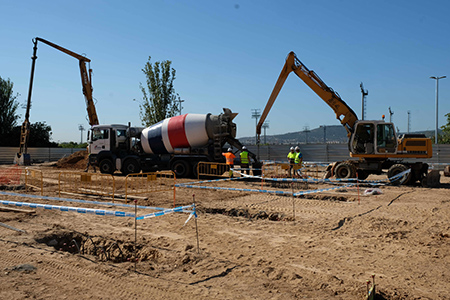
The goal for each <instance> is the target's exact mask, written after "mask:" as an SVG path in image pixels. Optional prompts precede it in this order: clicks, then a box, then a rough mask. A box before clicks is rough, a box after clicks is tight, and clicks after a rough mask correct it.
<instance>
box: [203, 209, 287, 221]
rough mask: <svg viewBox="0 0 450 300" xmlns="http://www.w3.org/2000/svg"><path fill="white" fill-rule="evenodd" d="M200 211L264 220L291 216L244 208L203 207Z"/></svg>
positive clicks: (283, 218) (282, 218)
mask: <svg viewBox="0 0 450 300" xmlns="http://www.w3.org/2000/svg"><path fill="white" fill-rule="evenodd" d="M199 211H200V212H203V213H207V214H220V215H225V216H229V217H243V218H247V219H251V220H264V219H268V220H270V221H289V220H291V217H287V216H285V215H284V214H283V213H279V212H271V213H267V212H266V211H259V212H254V213H252V212H250V211H249V210H248V209H245V208H211V207H209V208H203V209H199Z"/></svg>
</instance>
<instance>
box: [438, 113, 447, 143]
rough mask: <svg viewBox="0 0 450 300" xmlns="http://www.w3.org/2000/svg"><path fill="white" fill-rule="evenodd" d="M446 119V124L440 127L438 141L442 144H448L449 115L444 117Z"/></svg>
mask: <svg viewBox="0 0 450 300" xmlns="http://www.w3.org/2000/svg"><path fill="white" fill-rule="evenodd" d="M445 116H446V117H447V124H446V125H444V126H441V129H442V134H441V136H440V137H439V140H440V142H441V143H442V144H450V113H448V114H446V115H445Z"/></svg>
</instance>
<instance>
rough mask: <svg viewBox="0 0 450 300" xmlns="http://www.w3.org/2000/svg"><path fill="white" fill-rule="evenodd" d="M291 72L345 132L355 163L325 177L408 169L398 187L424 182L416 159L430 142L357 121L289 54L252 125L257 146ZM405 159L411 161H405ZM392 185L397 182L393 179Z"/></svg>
mask: <svg viewBox="0 0 450 300" xmlns="http://www.w3.org/2000/svg"><path fill="white" fill-rule="evenodd" d="M291 72H294V73H295V74H296V75H297V76H298V77H299V78H300V79H301V80H303V82H305V83H306V85H308V86H309V87H310V88H311V89H312V90H313V91H314V92H315V93H316V94H317V95H318V96H319V97H320V98H321V99H322V100H323V101H325V103H327V104H328V105H329V106H330V107H331V108H332V109H333V110H334V112H335V114H336V118H337V119H338V120H339V121H340V123H341V124H342V125H343V126H344V127H345V129H346V130H347V136H348V148H349V151H350V156H351V157H354V158H358V160H351V159H349V160H346V161H340V162H334V163H332V164H330V165H329V166H328V168H327V172H326V175H325V177H326V178H328V177H331V176H335V177H336V178H359V179H366V178H367V177H368V176H369V175H370V174H382V172H383V170H387V175H388V177H389V178H392V177H393V176H395V175H397V174H399V173H401V172H403V171H406V170H408V169H411V172H409V173H407V174H406V175H405V176H403V177H404V178H403V179H402V181H401V182H402V184H408V183H414V182H416V181H419V182H422V183H423V182H424V180H426V177H427V175H428V164H426V163H423V162H418V161H417V159H425V158H431V157H432V153H433V152H432V143H431V139H429V138H427V137H425V135H422V134H405V135H402V136H401V137H398V136H397V133H396V131H395V127H394V124H393V123H390V122H385V121H384V116H383V120H358V117H357V116H356V113H355V112H354V111H353V110H352V109H351V108H350V107H349V106H348V105H347V103H345V101H344V100H342V99H341V97H340V96H339V94H338V93H337V92H335V91H334V90H333V89H332V88H330V87H329V86H327V85H326V84H325V83H324V82H323V81H322V79H320V77H319V76H318V75H317V74H316V73H315V72H314V71H312V70H309V69H308V68H307V67H306V66H305V65H304V64H303V63H302V62H301V61H300V60H299V59H298V58H297V56H296V55H295V53H294V52H290V53H289V54H288V56H287V58H286V63H285V64H284V66H283V69H282V70H281V73H280V76H279V77H278V80H277V82H276V84H275V87H274V88H273V91H272V94H271V95H270V97H269V100H268V101H267V104H266V107H265V109H264V111H263V113H262V115H261V118H260V119H259V123H258V125H257V126H256V134H257V136H258V144H259V141H260V135H261V127H262V125H263V123H264V121H265V119H266V117H267V115H268V114H269V111H270V109H271V108H272V105H273V103H274V102H275V99H276V98H277V96H278V94H279V92H280V90H281V88H282V87H283V85H284V82H285V81H286V79H287V77H288V75H289V74H290V73H291ZM408 159H414V161H413V162H408V161H407V160H408ZM396 182H399V180H398V179H396Z"/></svg>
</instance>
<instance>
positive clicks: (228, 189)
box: [180, 184, 292, 195]
mask: <svg viewBox="0 0 450 300" xmlns="http://www.w3.org/2000/svg"><path fill="white" fill-rule="evenodd" d="M180 187H186V188H194V189H207V190H226V191H240V192H256V193H269V194H279V195H292V192H285V191H270V190H256V189H238V188H224V187H214V186H202V185H187V184H180Z"/></svg>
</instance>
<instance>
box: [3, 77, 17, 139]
mask: <svg viewBox="0 0 450 300" xmlns="http://www.w3.org/2000/svg"><path fill="white" fill-rule="evenodd" d="M13 86H14V84H13V83H12V82H11V80H10V79H9V78H8V79H6V80H5V79H3V78H2V77H1V76H0V146H6V145H7V144H8V143H9V141H10V140H11V137H12V132H13V129H14V127H15V126H16V125H17V120H18V119H19V115H18V114H17V108H18V107H19V103H18V102H17V101H16V99H17V97H18V96H19V94H16V95H14V94H13Z"/></svg>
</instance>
